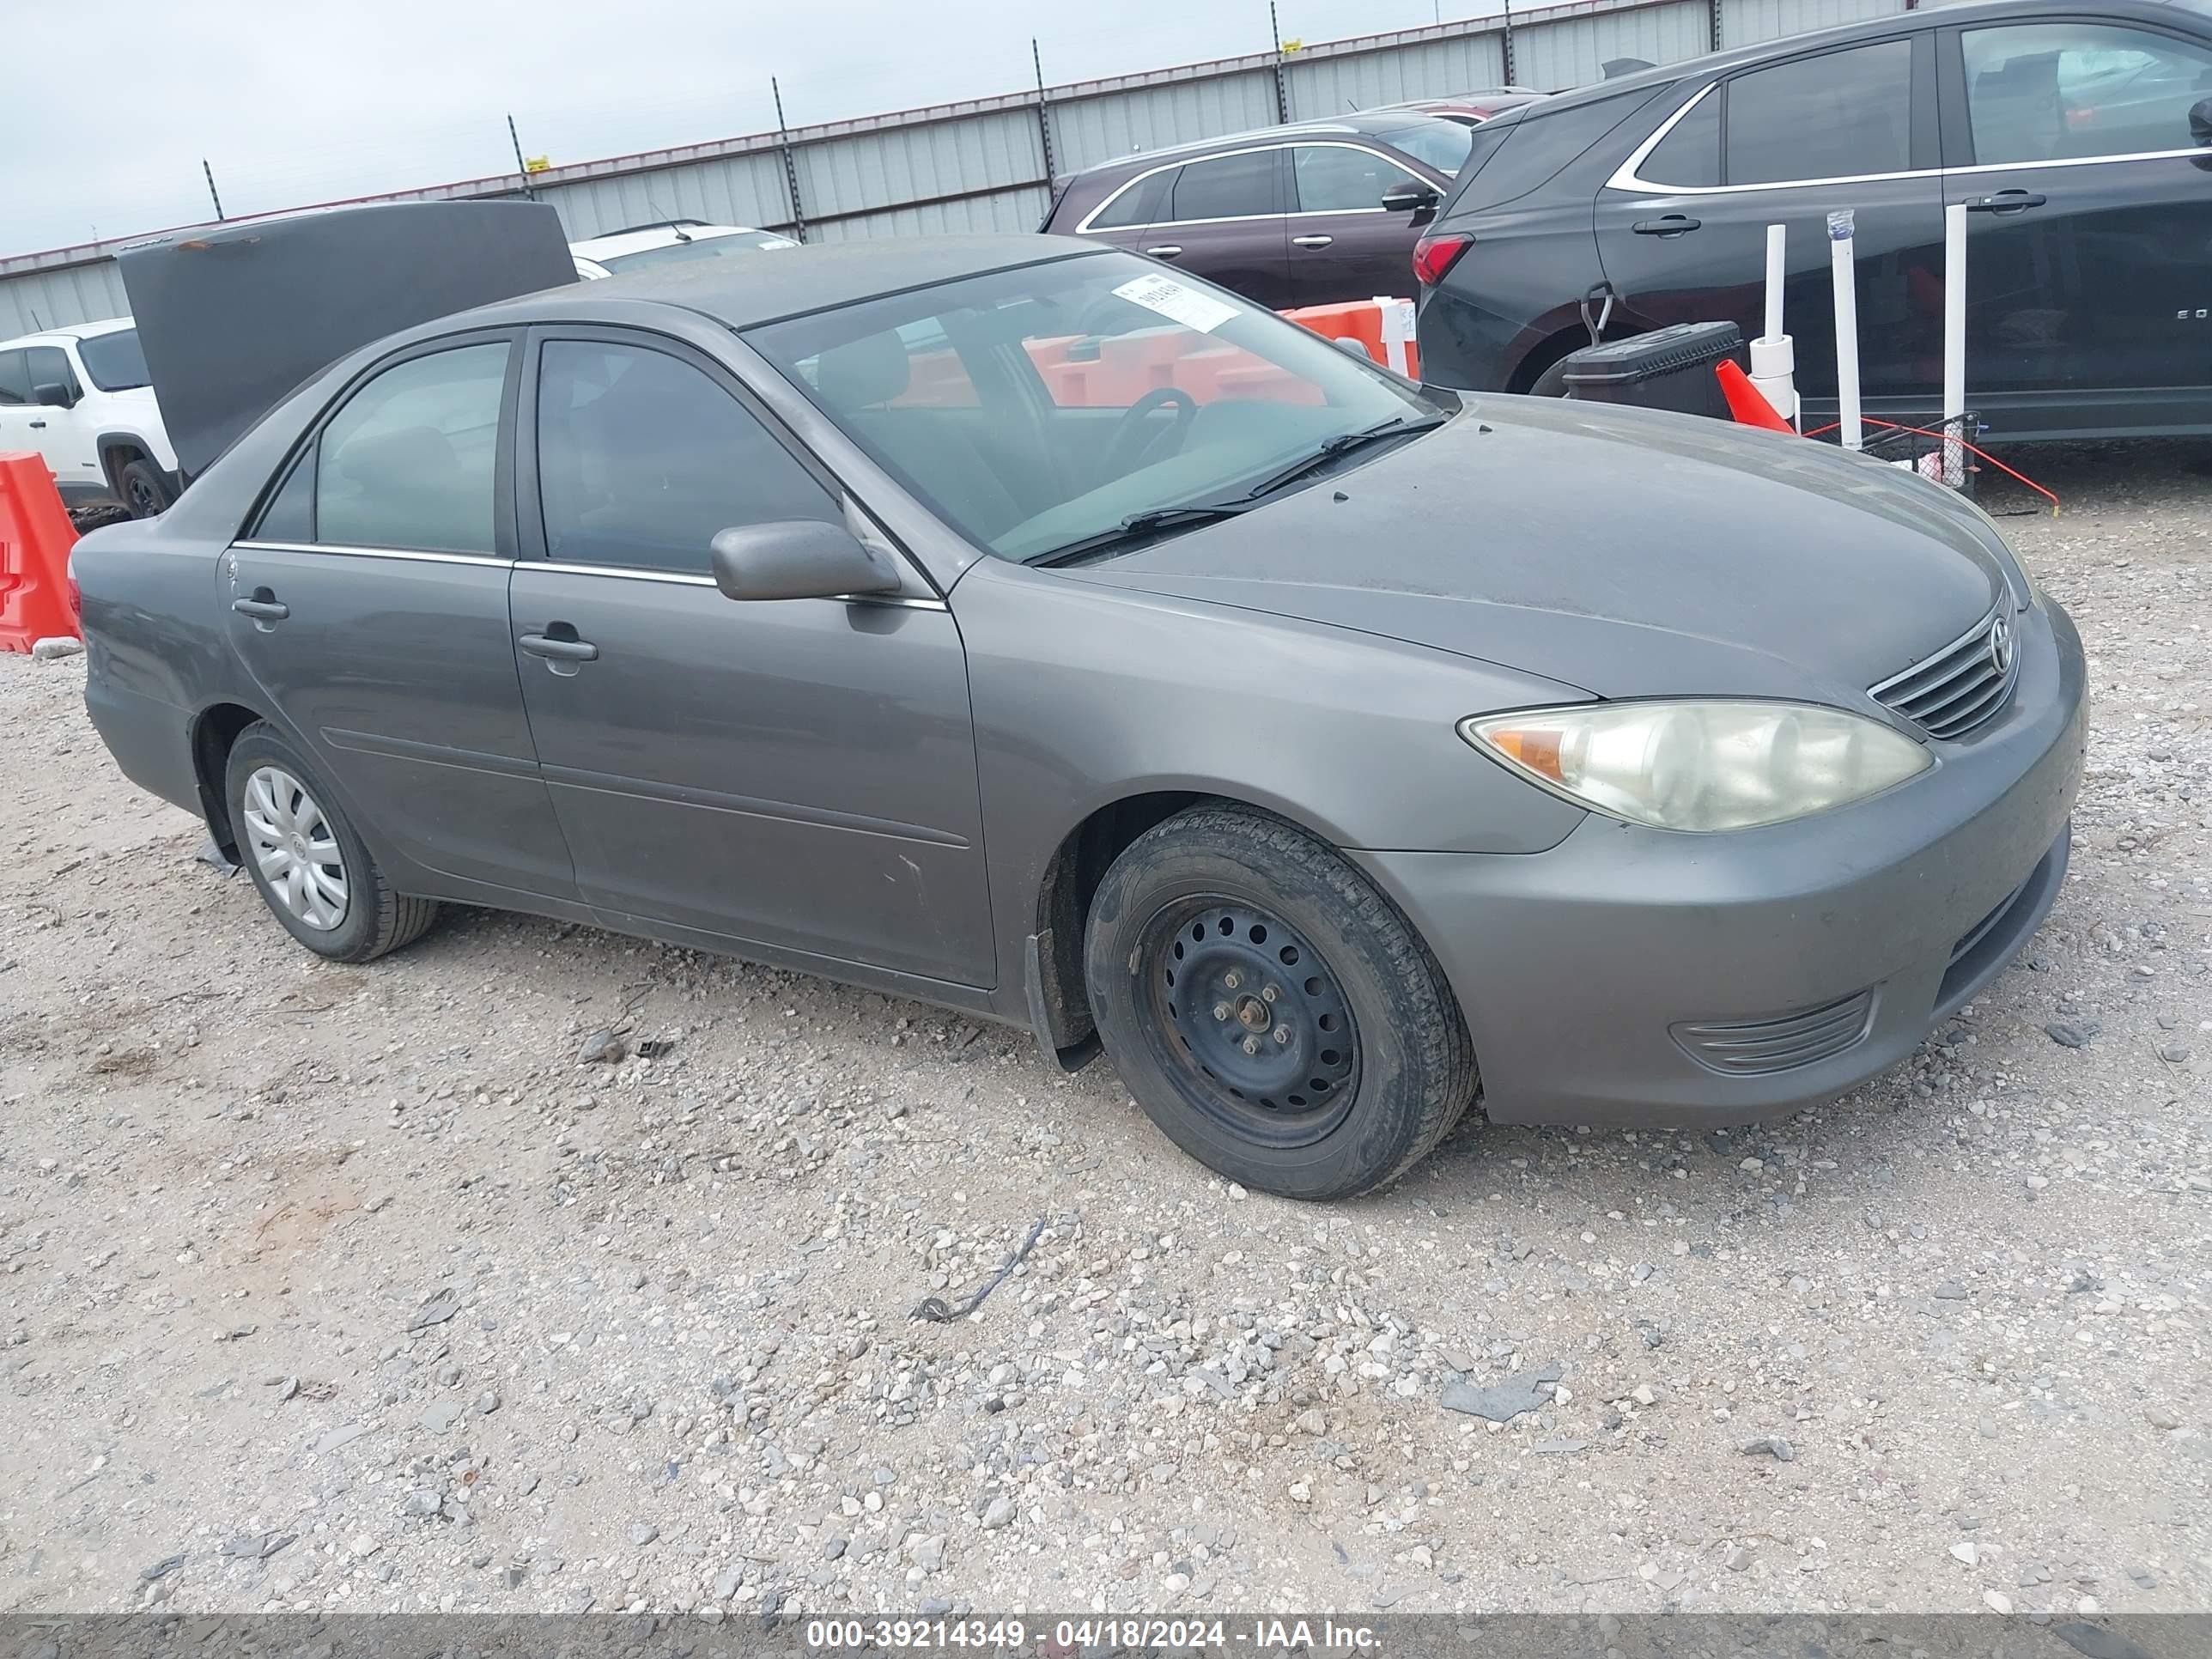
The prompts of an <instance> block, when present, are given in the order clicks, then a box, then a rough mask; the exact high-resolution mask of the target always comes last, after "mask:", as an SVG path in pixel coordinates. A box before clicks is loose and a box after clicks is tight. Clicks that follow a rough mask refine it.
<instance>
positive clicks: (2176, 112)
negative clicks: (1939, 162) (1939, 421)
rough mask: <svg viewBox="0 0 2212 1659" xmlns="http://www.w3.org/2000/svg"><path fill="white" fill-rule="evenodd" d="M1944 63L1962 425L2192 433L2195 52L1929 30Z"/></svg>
mask: <svg viewBox="0 0 2212 1659" xmlns="http://www.w3.org/2000/svg"><path fill="white" fill-rule="evenodd" d="M2177 15H2180V14H2177ZM1943 56H1944V62H1945V80H1946V89H1947V93H1948V94H1950V96H1949V99H1948V101H1947V103H1946V106H1945V114H1946V121H1945V138H1946V141H1947V143H1952V144H1953V154H1952V158H1951V159H1952V160H1953V161H1954V166H1953V167H1952V168H1951V170H1950V171H1949V172H1948V174H1947V176H1946V179H1945V194H1946V195H1947V197H1948V198H1949V199H1950V200H1951V201H1953V202H1963V203H1964V204H1966V207H1967V209H1968V225H1969V230H1968V241H1967V259H1966V270H1967V280H1966V381H1967V406H1968V407H1969V408H1971V409H1972V410H1975V411H1976V412H1978V413H1979V414H1981V415H1983V416H1984V418H1985V419H1986V420H1987V421H1988V422H1989V423H1990V426H1991V428H1993V429H1994V430H1996V431H1997V432H2001V433H2002V432H2050V431H2053V430H2074V429H2080V428H2084V427H2089V426H2096V427H2104V428H2109V429H2112V430H2123V429H2124V428H2127V427H2129V426H2131V425H2142V426H2150V425H2160V424H2166V423H2188V422H2203V420H2205V419H2207V418H2208V416H2207V414H2206V409H2207V406H2208V404H2212V170H2208V168H2212V151H2208V150H2206V149H2200V148H2199V147H2198V146H2199V144H2200V143H2201V142H2203V140H2201V139H2200V138H2199V137H2198V136H2197V127H2196V126H2193V125H2192V121H2191V111H2192V110H2193V109H2194V108H2195V107H2196V106H2197V105H2198V104H2199V103H2200V102H2201V101H2202V100H2204V99H2206V98H2207V97H2212V44H2208V43H2207V42H2205V41H2203V40H2198V39H2196V38H2195V37H2193V36H2190V35H2185V34H2183V33H2179V31H2176V30H2168V29H2155V28H2152V27H2145V26H2141V25H2137V24H2134V23H2128V24H2120V23H2117V22H2112V21H2097V20H2094V19H2091V18H2087V17H2083V18H2076V19H2067V20H2063V21H2034V22H2021V23H2003V24H1994V25H1991V26H1990V27H1982V28H1960V29H1948V30H1946V31H1944V35H1943ZM1954 109H1955V110H1958V111H1959V112H1960V113H1959V114H1958V115H1957V116H1955V117H1954V115H1953V111H1954ZM2200 125H2201V124H2200ZM2204 136H2205V137H2206V138H2212V131H2208V132H2207V133H2206V134H2205V135H2204Z"/></svg>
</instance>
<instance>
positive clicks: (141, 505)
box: [123, 477, 161, 519]
mask: <svg viewBox="0 0 2212 1659" xmlns="http://www.w3.org/2000/svg"><path fill="white" fill-rule="evenodd" d="M123 488H124V491H125V494H127V495H129V496H130V497H131V506H133V507H137V509H138V510H139V512H140V513H143V515H144V516H145V517H147V518H149V519H150V518H152V517H153V516H154V514H155V513H156V512H158V511H159V510H160V509H161V502H160V501H156V500H155V497H154V488H153V486H152V485H151V484H149V483H147V482H146V481H145V480H144V479H143V478H137V477H128V478H125V479H124V481H123Z"/></svg>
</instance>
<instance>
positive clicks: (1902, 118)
mask: <svg viewBox="0 0 2212 1659" xmlns="http://www.w3.org/2000/svg"><path fill="white" fill-rule="evenodd" d="M1726 118H1727V124H1728V126H1727V130H1728V138H1727V151H1728V181H1729V183H1730V184H1731V185H1769V184H1785V183H1788V182H1790V181H1791V180H1793V179H1848V178H1854V177H1857V176H1860V175H1863V174H1866V173H1903V172H1905V171H1906V170H1907V169H1908V168H1910V167H1911V165H1912V158H1911V142H1912V138H1911V133H1912V43H1911V41H1910V40H1883V41H1881V42H1879V43H1877V44H1875V45H1874V46H1853V47H1851V48H1850V50H1849V51H1847V52H1822V53H1821V54H1820V56H1819V57H1817V58H1797V59H1795V60H1794V61H1792V62H1790V63H1786V64H1776V65H1775V66H1774V67H1773V68H1772V69H1763V70H1753V72H1752V73H1750V74H1748V75H1740V76H1736V78H1735V80H1733V81H1731V82H1729V83H1728V111H1727V117H1726Z"/></svg>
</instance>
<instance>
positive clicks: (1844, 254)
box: [1828, 208, 1864, 449]
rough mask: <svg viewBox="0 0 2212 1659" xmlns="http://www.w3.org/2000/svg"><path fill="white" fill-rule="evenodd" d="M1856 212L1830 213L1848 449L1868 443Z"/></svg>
mask: <svg viewBox="0 0 2212 1659" xmlns="http://www.w3.org/2000/svg"><path fill="white" fill-rule="evenodd" d="M1851 218H1852V212H1851V210H1850V208H1843V209H1840V210H1838V211H1836V212H1834V213H1831V214H1830V215H1829V216H1828V276H1829V279H1830V280H1831V281H1832V283H1834V284H1835V288H1836V402H1837V406H1838V407H1837V413H1838V415H1839V416H1841V417H1842V418H1841V419H1840V420H1838V422H1837V425H1838V428H1839V432H1838V436H1839V437H1840V438H1841V440H1842V442H1843V446H1844V448H1845V449H1859V448H1863V447H1864V439H1863V436H1862V435H1861V431H1860V427H1859V290H1858V274H1857V270H1855V269H1854V264H1855V260H1856V258H1857V248H1856V247H1855V246H1854V245H1853V243H1852V240H1851V233H1852V229H1853V226H1852V222H1851Z"/></svg>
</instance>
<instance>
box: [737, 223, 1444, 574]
mask: <svg viewBox="0 0 2212 1659" xmlns="http://www.w3.org/2000/svg"><path fill="white" fill-rule="evenodd" d="M745 338H746V340H747V341H748V343H750V344H752V345H753V346H754V347H756V348H757V349H758V350H759V351H761V352H762V353H763V355H764V356H766V357H767V358H768V359H769V362H772V363H773V364H775V367H776V368H777V369H778V370H779V371H780V372H781V374H784V375H785V376H786V377H787V378H788V379H789V380H791V381H792V382H793V385H795V386H798V387H799V389H800V390H801V391H802V392H805V395H806V396H807V397H808V398H811V400H812V401H813V402H814V403H815V404H817V406H818V407H819V408H820V409H821V410H822V411H823V413H824V414H825V415H827V416H829V418H830V419H831V420H832V421H834V422H836V424H837V425H838V426H839V427H840V428H842V429H843V431H844V432H845V433H846V435H848V436H849V437H850V438H851V439H852V440H853V441H854V443H856V444H858V445H859V446H860V447H861V448H862V449H864V450H866V451H867V452H868V453H870V454H871V455H872V456H873V457H874V458H875V459H876V460H877V461H878V464H879V465H882V466H883V467H884V469H885V470H886V471H889V472H890V473H891V474H892V475H893V476H894V477H896V478H898V479H899V480H900V482H901V483H903V484H904V485H905V486H906V488H907V489H908V490H910V491H911V492H912V493H913V494H914V495H915V496H916V497H918V498H919V499H920V500H921V501H923V502H925V503H927V505H928V506H929V507H931V509H932V510H933V511H934V512H935V513H937V515H938V517H939V518H940V519H942V520H944V521H945V523H946V524H947V525H949V526H951V528H952V529H954V530H956V531H957V532H959V533H961V534H962V535H963V536H965V537H967V538H969V540H970V541H972V542H974V543H975V544H977V545H978V546H980V547H982V548H984V549H986V550H988V551H990V552H992V553H995V554H997V555H999V556H1000V557H1002V558H1007V559H1013V560H1023V559H1031V558H1036V557H1041V556H1050V555H1052V554H1054V553H1055V552H1057V551H1059V550H1063V549H1065V548H1066V547H1068V546H1069V545H1071V544H1074V543H1077V542H1081V541H1085V540H1086V539H1088V538H1094V537H1097V536H1099V535H1101V534H1103V533H1105V532H1111V531H1113V530H1114V529H1115V527H1116V526H1121V525H1122V524H1123V522H1124V520H1127V519H1128V518H1129V517H1131V516H1132V515H1133V514H1136V513H1145V512H1147V511H1150V510H1151V509H1152V508H1155V507H1173V506H1182V505H1185V504H1188V503H1189V502H1192V501H1215V500H1218V499H1219V498H1221V497H1224V496H1235V495H1238V494H1239V493H1240V492H1243V491H1245V490H1249V489H1252V488H1253V487H1254V486H1255V485H1256V484H1257V483H1260V482H1261V480H1264V479H1267V478H1268V477H1272V476H1273V474H1275V473H1277V472H1279V471H1281V470H1282V469H1283V468H1284V467H1285V465H1287V464H1289V463H1291V462H1293V461H1297V460H1300V459H1305V458H1309V457H1311V456H1313V455H1315V454H1316V453H1317V451H1318V448H1319V447H1320V446H1321V445H1322V444H1324V443H1326V442H1327V441H1328V440H1330V439H1332V438H1336V437H1341V436H1344V435H1348V434H1352V433H1364V432H1368V431H1370V430H1372V429H1374V428H1378V427H1381V426H1383V424H1385V423H1387V422H1401V421H1402V422H1407V423H1408V424H1409V425H1410V424H1412V423H1413V422H1422V421H1424V420H1425V419H1426V418H1427V417H1430V416H1433V415H1434V414H1435V412H1436V411H1435V410H1433V409H1431V406H1430V405H1429V404H1426V403H1425V402H1424V401H1423V400H1422V399H1421V398H1420V397H1419V395H1417V394H1416V393H1414V392H1411V391H1408V390H1406V389H1404V388H1402V387H1401V386H1399V385H1398V384H1397V383H1395V381H1392V380H1388V379H1386V378H1385V377H1383V375H1382V374H1379V373H1377V372H1376V371H1375V370H1373V369H1371V368H1368V367H1366V366H1365V365H1364V364H1363V363H1362V362H1358V361H1355V360H1354V359H1353V358H1352V357H1351V356H1348V355H1347V354H1346V353H1345V352H1344V351H1343V350H1342V349H1340V348H1338V347H1336V346H1334V345H1333V344H1331V343H1329V342H1328V341H1326V340H1324V339H1322V337H1320V336H1318V335H1316V334H1311V333H1309V332H1307V331H1305V330H1304V329H1302V328H1300V327H1298V326H1297V325H1295V324H1292V323H1287V322H1285V321H1284V320H1283V319H1281V318H1279V317H1277V316H1276V315H1274V313H1272V312H1269V311H1267V310H1266V309H1264V308H1263V307H1259V306H1255V305H1251V304H1249V303H1247V302H1245V301H1242V300H1239V299H1237V297H1236V296H1235V295H1229V294H1225V293H1223V292H1221V291H1220V290H1219V289H1213V288H1210V287H1206V286H1205V285H1203V284H1200V283H1194V282H1192V281H1189V280H1188V279H1185V278H1183V277H1182V276H1178V275H1176V273H1174V272H1171V271H1164V270H1160V269H1159V268H1158V266H1157V265H1154V264H1151V263H1149V262H1147V261H1145V260H1142V259H1139V258H1135V257H1133V255H1129V254H1126V253H1121V252H1101V253H1097V254H1093V255H1089V256H1085V257H1079V258H1071V259H1058V260H1052V261H1048V262H1046V263H1042V264H1032V265H1025V266H1022V267H1020V268H1018V269H1016V270H1003V271H995V272H993V273H991V274H989V275H987V276H971V277H966V278H963V279H962V280H960V281H957V282H951V283H937V284H933V285H932V286H930V287H927V288H922V289H915V290H914V291H913V292H911V293H908V294H900V295H889V296H886V297H885V298H883V299H879V300H871V301H862V302H860V303H858V304H854V305H849V306H843V307H836V308H835V309H832V310H828V311H822V312H817V313H813V314H812V315H810V316H806V317H800V318H794V319H791V320H790V321H787V322H782V323H774V324H769V325H764V326H763V327H760V328H757V329H754V330H751V331H749V332H747V334H746V335H745ZM940 340H941V341H943V342H945V344H942V345H940V344H939V343H938V342H939V341H940ZM948 348H949V349H951V350H952V351H954V352H955V353H957V356H959V357H960V359H961V360H962V362H964V363H965V364H966V365H967V367H968V368H969V380H968V385H969V386H971V387H972V388H973V391H974V395H975V404H973V405H972V406H945V405H944V404H940V403H938V402H936V401H935V400H932V401H929V402H919V401H917V400H916V399H915V398H914V397H913V396H912V395H911V394H912V388H913V387H914V386H915V376H916V374H917V373H918V372H919V366H920V365H921V364H922V363H924V362H927V360H928V358H929V357H930V356H931V355H932V354H933V353H935V352H939V351H942V350H945V349H948Z"/></svg>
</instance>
